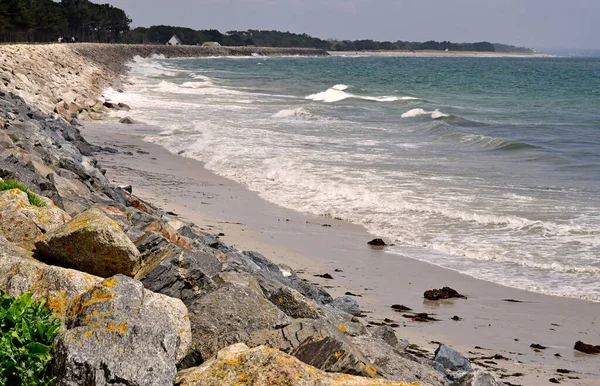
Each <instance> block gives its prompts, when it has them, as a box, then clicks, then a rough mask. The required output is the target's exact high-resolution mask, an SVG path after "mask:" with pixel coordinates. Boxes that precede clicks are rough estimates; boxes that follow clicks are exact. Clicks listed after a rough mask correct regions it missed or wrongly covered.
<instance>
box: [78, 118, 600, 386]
mask: <svg viewBox="0 0 600 386" xmlns="http://www.w3.org/2000/svg"><path fill="white" fill-rule="evenodd" d="M156 132H157V129H156V128H152V127H148V126H145V125H123V124H119V123H117V122H116V121H109V122H102V123H90V124H86V127H85V130H84V131H83V135H84V136H85V137H86V138H88V140H89V141H91V142H92V143H96V144H99V145H102V146H109V147H113V148H115V149H118V150H119V152H118V153H115V154H113V153H101V154H98V158H99V159H100V160H101V162H102V163H103V165H104V166H105V167H106V168H107V169H108V173H107V176H108V177H109V179H111V180H112V181H113V182H115V183H117V184H123V185H129V184H131V185H132V186H133V189H134V193H135V194H137V195H139V196H140V197H142V198H145V199H149V200H150V201H152V202H155V203H156V204H158V205H160V206H162V207H163V208H164V209H166V210H169V211H172V212H175V213H177V214H178V215H179V216H181V217H182V218H184V219H187V220H189V221H191V222H194V223H195V224H197V225H199V226H200V227H201V228H203V229H205V230H206V231H208V232H210V233H214V234H218V233H224V236H222V237H221V238H222V239H223V241H225V242H226V243H228V244H230V245H233V246H235V247H237V248H239V249H241V250H255V251H258V252H260V253H262V254H264V255H265V256H267V257H268V258H270V259H271V260H273V261H274V262H276V263H278V264H286V265H289V266H291V267H292V268H294V269H295V270H297V271H299V272H300V273H302V276H303V277H304V278H305V279H307V280H309V281H312V282H316V283H319V284H321V285H323V286H325V287H326V288H327V289H328V291H330V292H331V293H332V295H334V296H338V295H343V294H344V293H346V292H351V293H353V294H356V295H359V296H360V297H356V299H357V301H358V302H359V304H360V305H361V308H362V310H363V311H364V313H365V316H364V317H363V318H362V320H363V321H364V323H365V324H367V323H369V322H370V323H371V325H374V324H377V323H381V322H382V321H383V320H385V319H386V318H387V319H388V323H394V322H395V323H397V324H399V327H398V328H397V329H396V334H397V335H398V337H399V338H405V339H408V340H409V341H410V342H411V343H413V344H416V345H417V346H418V347H420V348H421V349H425V350H426V351H428V354H426V355H427V356H431V353H432V352H433V350H434V349H435V348H436V347H437V342H443V343H446V344H450V345H452V346H454V347H455V348H456V349H458V350H459V351H461V352H463V353H465V354H467V356H468V357H469V358H471V359H472V360H473V361H474V363H476V364H478V365H480V366H482V367H485V368H486V369H487V370H490V371H492V372H493V373H494V374H495V375H496V376H498V377H499V378H501V380H502V381H503V382H505V383H506V384H508V385H545V384H548V383H549V379H551V378H555V379H557V380H559V381H560V382H561V383H563V384H569V385H597V384H599V383H600V370H599V366H598V358H597V357H594V356H589V355H585V354H580V353H578V352H576V351H574V350H573V345H574V343H575V342H576V341H578V340H582V341H584V342H590V343H593V342H597V341H600V332H599V330H598V328H597V326H598V324H599V323H600V312H599V311H600V304H598V303H592V302H588V301H582V300H577V299H569V298H561V297H553V296H546V295H541V294H536V293H532V292H526V291H520V290H516V289H512V288H508V287H504V286H500V285H496V284H492V283H489V282H484V281H480V280H477V279H475V278H472V277H469V276H466V275H462V274H459V273H456V272H453V271H449V270H446V269H442V268H439V267H436V266H434V265H431V264H427V263H423V262H419V261H416V260H413V259H410V257H409V256H399V255H394V254H389V253H386V252H385V250H377V249H371V248H370V247H369V246H368V245H367V241H369V240H370V239H372V238H373V237H374V236H376V235H370V234H368V233H367V232H366V231H365V230H364V229H363V228H362V227H359V226H356V225H352V224H349V223H346V222H343V221H338V220H334V219H331V218H325V217H318V216H311V215H305V214H302V213H298V212H294V211H290V210H287V209H284V208H281V207H278V206H276V205H273V204H270V203H268V202H266V201H264V200H262V199H261V198H260V197H258V195H256V194H255V193H253V192H250V191H247V190H246V189H245V188H244V187H243V186H241V185H239V184H237V183H234V182H232V181H230V180H227V179H225V178H221V177H219V176H216V175H214V174H213V173H211V172H210V171H208V170H206V169H204V167H203V164H202V163H201V162H198V161H196V160H193V159H190V158H184V157H181V156H178V155H173V154H170V153H169V152H168V151H166V150H165V149H163V148H162V147H160V146H158V145H155V144H151V143H147V142H144V141H143V137H144V136H146V135H150V134H155V133H156ZM324 273H329V274H331V275H332V276H333V279H331V280H328V279H322V278H319V277H315V276H314V275H316V274H324ZM443 286H450V287H452V288H454V289H456V290H458V291H459V292H460V293H462V294H464V295H465V296H467V299H455V300H449V301H439V302H430V301H427V300H424V299H423V292H424V291H425V290H427V289H432V288H441V287H443ZM507 300H516V302H515V301H507ZM392 304H402V305H405V306H408V307H410V308H412V309H413V310H414V311H416V312H427V313H430V314H432V315H433V316H434V317H435V318H436V319H438V320H439V321H436V322H430V323H421V322H416V321H413V320H411V319H407V318H404V317H403V316H402V313H396V312H394V311H393V310H392V309H391V308H390V306H391V305H392ZM453 316H458V317H459V318H460V319H461V320H460V321H454V320H452V319H451V318H452V317H453ZM390 320H392V321H394V322H391V321H390ZM531 344H540V345H542V346H545V347H547V348H546V349H542V350H537V351H536V350H534V349H532V348H531V347H530V345H531ZM496 354H499V355H501V356H502V357H503V358H505V359H490V357H493V356H494V355H496ZM477 358H480V359H477ZM496 358H501V357H496ZM557 369H566V370H569V371H570V373H566V374H565V373H557V372H556V370H557Z"/></svg>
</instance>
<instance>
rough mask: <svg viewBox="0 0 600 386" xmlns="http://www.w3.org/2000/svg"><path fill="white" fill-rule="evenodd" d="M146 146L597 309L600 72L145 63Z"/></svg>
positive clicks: (138, 85)
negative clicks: (151, 131) (149, 127)
mask: <svg viewBox="0 0 600 386" xmlns="http://www.w3.org/2000/svg"><path fill="white" fill-rule="evenodd" d="M129 80H130V82H131V84H130V85H128V86H127V87H126V90H125V93H115V92H110V91H109V92H108V97H109V98H111V99H113V100H119V101H123V102H125V103H128V104H130V105H131V106H132V107H134V110H133V114H132V116H133V118H135V119H139V120H141V121H144V122H146V123H149V124H154V125H157V126H159V127H161V128H163V129H164V130H163V132H162V133H161V134H160V135H158V136H155V137H151V138H148V140H150V141H154V142H157V143H160V144H162V145H163V146H165V147H167V148H168V149H169V150H171V151H173V152H183V155H185V156H188V157H193V158H197V159H199V160H202V161H203V162H205V164H206V167H207V168H209V169H210V170H213V171H214V172H215V173H217V174H220V175H223V176H226V177H228V178H231V179H233V180H235V181H238V182H240V183H242V184H244V185H245V186H247V187H248V188H249V189H251V190H254V191H256V192H258V193H259V194H260V195H261V196H262V197H263V198H265V199H267V200H269V201H272V202H274V203H277V204H279V205H282V206H284V207H288V208H291V209H294V210H298V211H304V212H311V213H315V214H319V215H325V216H332V217H339V218H342V219H344V220H347V221H350V222H353V223H357V224H362V225H364V226H365V227H366V228H367V229H368V230H369V231H370V232H371V233H373V234H374V235H377V236H382V237H387V238H389V239H390V240H392V241H393V242H394V243H395V244H396V246H394V247H392V248H390V249H389V251H390V253H397V254H404V255H407V256H410V257H412V258H416V259H420V260H424V261H428V262H430V263H433V264H437V265H440V266H443V267H446V268H449V269H454V270H457V271H460V272H464V273H466V274H469V275H472V276H475V277H478V278H482V279H484V280H489V281H492V282H496V283H500V284H504V285H507V286H511V287H516V288H522V289H527V290H531V291H536V292H543V293H549V294H556V295H561V296H572V297H581V298H587V299H591V300H600V286H599V285H598V282H599V279H600V210H599V209H600V194H599V192H600V60H599V59H565V58H422V57H421V58H406V57H400V58H390V57H385V58H381V57H327V58H262V57H255V58H246V59H239V58H210V59H169V60H167V59H164V58H163V59H161V58H155V59H138V60H136V61H135V63H134V64H133V66H132V71H131V73H130V77H129Z"/></svg>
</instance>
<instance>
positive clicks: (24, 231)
mask: <svg viewBox="0 0 600 386" xmlns="http://www.w3.org/2000/svg"><path fill="white" fill-rule="evenodd" d="M40 199H41V200H42V201H43V202H44V204H45V206H44V207H37V206H34V205H31V204H30V203H29V198H28V197H27V193H25V192H23V191H21V190H19V189H10V190H5V191H2V192H0V234H3V235H4V236H5V237H6V238H7V239H8V240H9V241H10V242H13V243H16V244H18V245H19V246H21V247H23V248H25V249H29V250H32V249H33V246H34V242H35V240H36V239H37V238H38V237H40V236H41V235H42V234H43V233H45V232H49V231H52V230H55V229H57V228H59V227H61V226H63V225H64V224H65V223H66V222H67V221H69V220H70V219H71V217H70V216H69V215H68V214H67V213H65V212H64V211H62V210H61V209H60V208H57V207H56V206H55V205H54V204H53V203H52V201H50V200H48V199H47V198H45V197H40Z"/></svg>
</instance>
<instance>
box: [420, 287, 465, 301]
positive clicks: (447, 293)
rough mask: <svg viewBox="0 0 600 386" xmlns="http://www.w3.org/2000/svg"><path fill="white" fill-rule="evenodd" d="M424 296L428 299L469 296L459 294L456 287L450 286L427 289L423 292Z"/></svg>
mask: <svg viewBox="0 0 600 386" xmlns="http://www.w3.org/2000/svg"><path fill="white" fill-rule="evenodd" d="M423 297H424V298H425V299H427V300H439V299H452V298H463V299H466V298H467V297H466V296H464V295H461V294H459V293H458V291H456V290H455V289H452V288H450V287H444V288H442V289H432V290H427V291H425V293H424V294H423Z"/></svg>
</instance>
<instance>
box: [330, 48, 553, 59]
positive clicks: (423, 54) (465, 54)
mask: <svg viewBox="0 0 600 386" xmlns="http://www.w3.org/2000/svg"><path fill="white" fill-rule="evenodd" d="M327 53H328V54H329V55H331V56H384V57H420V58H448V57H452V58H552V57H554V56H553V55H549V54H537V53H536V54H526V53H518V52H477V51H437V50H425V51H404V50H396V51H383V50H380V51H327Z"/></svg>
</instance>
